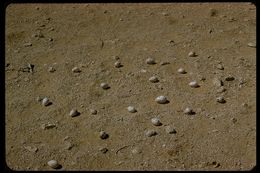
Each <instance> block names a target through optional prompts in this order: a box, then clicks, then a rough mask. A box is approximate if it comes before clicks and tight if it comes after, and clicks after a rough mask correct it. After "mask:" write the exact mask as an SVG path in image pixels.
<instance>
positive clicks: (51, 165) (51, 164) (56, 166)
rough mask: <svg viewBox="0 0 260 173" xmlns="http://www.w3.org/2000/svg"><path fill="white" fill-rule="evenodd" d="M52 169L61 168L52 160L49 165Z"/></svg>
mask: <svg viewBox="0 0 260 173" xmlns="http://www.w3.org/2000/svg"><path fill="white" fill-rule="evenodd" d="M47 164H48V165H49V166H50V167H51V168H53V169H56V168H58V167H59V164H58V162H57V161H56V160H50V161H48V163H47Z"/></svg>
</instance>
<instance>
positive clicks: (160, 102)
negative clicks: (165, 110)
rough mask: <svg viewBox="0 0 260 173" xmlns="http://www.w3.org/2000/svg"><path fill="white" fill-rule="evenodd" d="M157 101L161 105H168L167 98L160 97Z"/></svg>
mask: <svg viewBox="0 0 260 173" xmlns="http://www.w3.org/2000/svg"><path fill="white" fill-rule="evenodd" d="M155 101H156V102H157V103H159V104H164V103H167V101H168V100H167V98H166V97H165V96H158V97H157V98H156V99H155Z"/></svg>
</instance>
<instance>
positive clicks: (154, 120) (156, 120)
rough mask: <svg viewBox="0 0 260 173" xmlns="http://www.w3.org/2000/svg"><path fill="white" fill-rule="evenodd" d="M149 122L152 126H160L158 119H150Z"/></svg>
mask: <svg viewBox="0 0 260 173" xmlns="http://www.w3.org/2000/svg"><path fill="white" fill-rule="evenodd" d="M151 122H152V124H153V125H155V126H160V125H162V123H161V121H160V119H159V118H152V119H151Z"/></svg>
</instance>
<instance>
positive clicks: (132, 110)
mask: <svg viewBox="0 0 260 173" xmlns="http://www.w3.org/2000/svg"><path fill="white" fill-rule="evenodd" d="M127 110H128V112H131V113H135V112H137V110H136V109H135V108H134V107H133V106H128V107H127Z"/></svg>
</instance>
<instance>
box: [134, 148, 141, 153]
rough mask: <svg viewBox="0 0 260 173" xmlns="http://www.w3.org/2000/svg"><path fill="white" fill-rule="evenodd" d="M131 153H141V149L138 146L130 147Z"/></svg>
mask: <svg viewBox="0 0 260 173" xmlns="http://www.w3.org/2000/svg"><path fill="white" fill-rule="evenodd" d="M132 153H133V154H140V153H142V151H141V150H140V149H139V148H137V147H135V148H134V149H132Z"/></svg>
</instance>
